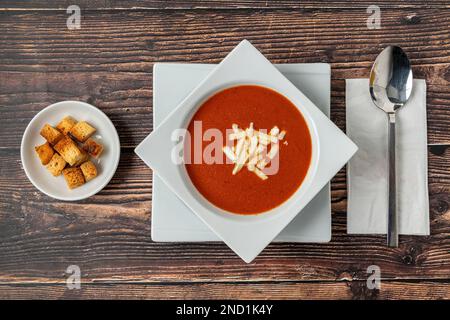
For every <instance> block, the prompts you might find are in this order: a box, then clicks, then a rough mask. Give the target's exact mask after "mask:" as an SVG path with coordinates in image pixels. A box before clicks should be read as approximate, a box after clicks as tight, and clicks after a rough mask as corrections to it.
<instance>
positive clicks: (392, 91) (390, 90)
mask: <svg viewBox="0 0 450 320" xmlns="http://www.w3.org/2000/svg"><path fill="white" fill-rule="evenodd" d="M412 86H413V74H412V71H411V65H410V63H409V60H408V57H407V56H406V54H405V52H403V50H402V49H401V48H400V47H395V46H389V47H387V48H385V49H384V50H383V51H382V52H381V53H380V54H379V55H378V57H377V59H376V60H375V63H374V64H373V66H372V70H371V71H370V95H371V97H372V100H373V102H374V103H375V105H376V106H377V107H378V108H380V109H381V110H383V111H384V112H386V114H387V115H388V119H389V133H388V139H389V149H388V150H389V151H388V152H389V155H388V158H389V212H388V232H387V244H388V246H389V247H397V246H398V217H397V210H396V195H397V194H396V187H395V185H396V181H395V179H396V175H395V113H396V111H397V110H398V109H399V108H400V107H402V106H404V105H405V103H406V102H407V101H408V99H409V97H410V96H411V91H412Z"/></svg>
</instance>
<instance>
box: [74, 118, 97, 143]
mask: <svg viewBox="0 0 450 320" xmlns="http://www.w3.org/2000/svg"><path fill="white" fill-rule="evenodd" d="M95 131H96V129H95V128H94V127H92V126H91V125H90V124H89V123H87V122H86V121H80V122H78V123H77V124H76V125H74V126H73V127H72V129H70V135H71V136H72V137H74V138H75V139H76V140H78V141H79V142H85V141H86V140H87V139H88V138H89V137H90V136H92V135H93V134H94V132H95Z"/></svg>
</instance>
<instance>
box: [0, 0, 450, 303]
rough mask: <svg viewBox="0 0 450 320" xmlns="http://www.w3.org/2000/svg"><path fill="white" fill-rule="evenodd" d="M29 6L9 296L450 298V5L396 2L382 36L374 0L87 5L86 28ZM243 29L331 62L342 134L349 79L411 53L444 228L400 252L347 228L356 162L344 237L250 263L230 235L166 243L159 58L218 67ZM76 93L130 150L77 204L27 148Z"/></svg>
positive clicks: (5, 189) (280, 250)
mask: <svg viewBox="0 0 450 320" xmlns="http://www.w3.org/2000/svg"><path fill="white" fill-rule="evenodd" d="M27 3H30V2H26V3H25V1H2V3H1V4H0V6H1V8H3V9H4V10H1V11H0V30H2V32H1V33H0V137H1V143H0V298H8V297H10V298H12V297H15V298H30V297H35V298H71V297H73V298H107V297H113V298H157V297H158V298H170V297H178V298H183V297H184V298H202V297H206V298H208V297H216V298H227V297H228V298H260V299H264V298H267V297H272V298H305V297H311V298H342V299H352V298H353V299H355V298H366V299H369V298H429V299H439V298H446V299H448V298H449V291H450V289H449V283H450V148H446V147H445V146H444V144H450V109H449V107H448V106H449V100H450V92H449V90H448V87H449V81H450V59H449V52H450V39H449V32H448V30H449V28H448V27H449V25H450V12H449V10H447V9H445V8H444V9H442V6H448V2H440V1H433V2H425V1H417V2H414V1H413V2H408V3H404V2H387V1H382V2H381V4H383V5H385V6H387V7H391V9H389V10H385V11H383V14H382V29H381V30H367V28H366V19H367V16H368V15H367V13H366V12H365V6H367V5H368V2H364V1H363V2H361V3H358V4H353V5H350V6H346V5H345V2H343V1H331V2H328V4H327V5H326V6H323V7H321V6H320V5H319V3H318V2H315V1H306V2H301V3H302V5H304V6H305V7H301V8H300V7H296V6H300V5H298V2H293V1H280V2H278V1H277V2H275V1H268V2H255V1H238V2H236V3H231V2H227V1H210V2H208V3H204V2H202V3H200V2H195V1H194V2H186V1H174V2H172V3H171V5H170V6H168V5H166V4H164V3H163V2H162V1H142V2H141V3H140V5H142V6H143V7H145V9H136V8H135V9H132V8H134V7H136V6H134V5H133V4H131V5H128V7H127V8H129V9H132V10H128V9H127V10H125V9H121V8H122V6H124V7H125V6H126V5H127V3H126V2H124V1H109V2H105V1H90V2H88V1H86V2H81V4H84V5H86V7H87V8H90V9H92V10H87V11H85V12H83V16H82V29H81V30H73V31H70V30H68V29H67V28H66V19H67V16H68V15H67V14H65V11H64V10H62V9H64V6H65V5H66V4H67V2H66V1H39V2H33V4H32V5H33V8H39V9H44V10H29V8H30V7H27V6H29V4H27ZM201 5H203V6H204V8H202V9H198V7H199V6H201ZM308 6H310V8H312V9H311V10H302V8H308ZM207 7H208V8H209V9H208V8H207ZM253 7H256V8H258V9H251V8H253ZM275 7H276V8H275ZM6 8H8V9H6ZM24 8H28V9H27V10H19V9H24ZM196 8H197V9H196ZM224 8H227V9H224ZM288 8H294V10H291V9H288ZM10 9H11V10H10ZM48 9H57V10H48ZM60 9H61V10H60ZM103 9H106V10H103ZM110 9H113V10H110ZM166 9H175V10H166ZM194 9H195V10H194ZM228 9H233V10H228ZM234 9H236V10H234ZM297 9H298V10H297ZM405 35H408V36H405ZM243 38H247V39H249V40H250V41H252V43H254V44H255V45H256V46H257V47H258V48H259V49H260V50H261V51H262V52H263V53H264V54H265V55H266V56H267V57H268V58H269V59H270V60H271V61H272V62H274V63H300V62H330V63H331V66H332V112H331V116H332V120H333V121H334V122H335V123H336V124H337V125H338V126H339V127H341V128H342V129H345V80H344V79H346V78H361V77H367V75H368V73H369V69H370V66H371V64H372V62H373V60H374V59H375V57H376V55H377V54H378V52H379V51H380V50H381V48H383V47H384V46H386V45H388V44H398V45H400V46H402V47H403V48H404V49H405V50H406V51H407V53H408V54H409V56H410V58H411V60H412V63H413V66H414V73H415V76H416V77H418V78H425V79H426V80H427V86H428V92H427V107H428V112H429V113H428V139H429V142H430V143H433V144H439V145H437V146H430V152H429V189H430V192H429V193H430V214H431V217H430V219H431V233H432V234H431V235H430V236H428V237H413V236H405V237H401V246H400V247H399V248H396V249H391V248H386V246H385V237H383V236H349V235H347V234H346V178H345V170H341V172H339V173H338V175H337V176H336V177H335V178H334V179H333V181H332V209H333V238H332V241H331V242H330V243H327V244H320V245H317V244H292V243H282V244H272V245H270V246H269V247H268V248H266V249H265V250H264V251H263V253H262V254H261V255H260V256H259V257H258V258H257V259H256V260H255V261H254V262H253V263H251V264H250V265H247V264H245V263H244V262H242V261H241V260H240V259H239V258H237V257H236V255H235V254H234V253H233V252H232V251H231V250H230V249H229V248H227V247H226V246H225V245H223V244H219V243H214V244H213V243H199V244H175V243H172V244H168V243H154V242H152V241H151V236H150V217H151V200H152V199H151V192H152V186H151V170H150V169H149V168H147V167H146V166H145V165H144V164H143V163H142V161H140V160H139V159H138V158H137V156H135V155H134V153H133V148H134V147H135V146H136V145H137V144H138V143H139V142H140V141H141V140H142V139H143V138H144V137H145V136H146V135H148V134H149V133H150V132H151V130H153V128H152V125H151V123H152V95H153V92H152V67H153V64H154V63H155V62H186V63H187V62H206V63H217V62H219V61H220V60H221V59H222V58H223V57H224V56H225V55H226V54H227V52H229V51H230V50H231V49H232V48H233V47H234V46H235V45H236V44H237V43H238V42H239V41H240V40H242V39H243ZM69 99H74V100H82V101H87V102H89V103H92V104H94V105H96V106H97V107H99V108H101V109H102V110H103V111H104V112H105V113H106V114H107V115H108V116H109V117H110V118H111V120H112V121H113V123H114V124H115V126H116V127H117V129H118V131H119V135H120V139H121V143H122V146H123V148H122V158H121V161H120V164H119V168H118V170H117V173H116V175H115V176H114V178H113V180H112V181H111V183H110V184H109V185H108V186H107V187H106V188H105V189H104V190H103V191H102V192H100V193H99V194H98V195H96V196H94V197H92V198H90V199H89V200H84V201H80V202H76V203H65V202H60V201H56V200H53V199H50V198H48V197H46V196H44V195H43V194H41V193H39V192H38V191H37V190H36V189H34V187H33V186H32V185H31V184H30V183H29V182H28V180H27V179H26V177H25V175H24V172H23V170H22V168H21V164H20V155H19V147H20V140H21V137H22V134H23V131H24V130H25V127H26V125H27V124H28V122H29V121H30V120H31V119H32V117H33V116H34V115H35V114H36V113H37V112H38V111H39V110H41V109H42V108H44V107H45V106H47V105H49V104H51V103H54V102H57V101H61V100H69ZM71 264H77V265H79V266H80V267H81V270H82V274H83V284H84V286H83V290H82V291H81V292H73V291H69V290H65V287H64V286H63V285H61V284H63V283H64V280H65V276H66V275H65V270H66V268H67V266H68V265H71ZM372 264H376V265H379V266H380V267H381V271H382V278H383V287H382V289H381V290H380V291H379V292H378V293H374V292H372V291H370V292H368V291H367V290H365V289H364V288H365V284H364V279H366V278H367V273H366V269H367V267H368V266H369V265H372ZM111 287H114V290H109V289H110V288H111ZM50 289H51V290H50ZM267 292H269V293H267ZM264 295H265V296H264Z"/></svg>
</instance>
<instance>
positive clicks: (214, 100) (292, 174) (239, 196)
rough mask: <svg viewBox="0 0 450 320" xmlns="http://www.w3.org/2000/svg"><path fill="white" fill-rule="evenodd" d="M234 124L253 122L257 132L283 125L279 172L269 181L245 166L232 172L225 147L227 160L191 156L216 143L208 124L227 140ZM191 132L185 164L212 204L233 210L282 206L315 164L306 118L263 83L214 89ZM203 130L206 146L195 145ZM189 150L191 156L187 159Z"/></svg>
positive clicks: (246, 211) (243, 211)
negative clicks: (199, 158) (207, 160)
mask: <svg viewBox="0 0 450 320" xmlns="http://www.w3.org/2000/svg"><path fill="white" fill-rule="evenodd" d="M196 122H197V124H198V123H201V132H199V131H198V129H197V130H196V129H195V123H196ZM233 124H235V126H236V125H238V126H239V127H240V128H248V127H249V124H251V125H252V126H254V130H255V132H256V131H259V130H261V129H264V130H271V128H273V127H274V126H276V127H277V128H279V129H280V131H281V130H283V132H284V133H285V134H284V138H283V139H282V140H280V143H278V146H279V147H277V150H278V161H277V163H278V166H277V170H276V173H273V174H270V175H267V178H266V179H265V180H264V179H261V178H260V177H258V176H257V175H255V174H254V172H251V171H250V170H246V169H242V170H240V171H239V172H237V173H236V174H233V173H232V172H233V168H234V167H235V164H234V163H232V162H226V156H225V155H224V154H223V152H222V150H221V151H220V153H221V154H220V157H223V163H206V161H201V163H198V162H197V163H195V162H194V161H193V160H192V159H193V158H194V153H195V152H197V153H198V152H199V150H200V151H204V150H205V148H208V145H210V144H211V142H212V141H209V140H211V139H208V138H207V139H205V137H204V136H203V135H204V133H205V132H206V131H207V130H208V129H215V131H216V132H218V131H220V133H222V135H223V137H224V140H223V145H225V144H226V143H227V142H226V140H227V137H228V135H227V132H228V133H229V132H230V129H231V127H232V125H233ZM188 131H189V134H190V137H191V143H190V145H185V146H187V148H186V150H185V152H184V154H185V166H186V170H187V173H188V175H189V177H190V179H191V181H192V183H193V185H194V186H195V187H196V188H197V190H198V191H199V192H200V193H201V194H202V195H203V197H204V198H206V199H207V200H208V201H209V202H211V203H212V204H213V205H215V206H217V207H219V208H221V209H223V210H226V211H228V212H231V213H236V214H258V213H262V212H265V211H268V210H270V209H273V208H275V207H277V206H279V205H280V204H282V203H283V202H285V201H286V200H287V199H289V198H290V197H291V196H292V195H293V194H294V193H295V191H296V190H297V189H298V188H299V187H300V185H301V184H302V182H303V180H304V179H305V176H306V174H307V172H308V169H309V166H310V162H311V156H312V143H311V135H310V132H309V129H308V125H307V123H306V121H305V119H304V118H303V116H302V114H301V113H300V112H299V110H298V109H297V107H296V106H295V105H294V104H293V103H292V102H290V101H289V100H288V99H287V98H286V97H284V96H283V95H281V94H279V93H278V92H276V91H274V90H271V89H268V88H265V87H262V86H257V85H241V86H235V87H231V88H228V89H225V90H222V91H219V92H217V93H215V94H214V95H212V96H211V97H210V98H208V99H207V100H206V101H205V102H204V103H203V104H202V105H201V106H200V107H199V109H198V110H197V112H196V113H195V114H194V116H193V118H192V119H191V122H190V123H189V125H188ZM199 134H200V135H201V137H200V139H201V140H197V141H201V142H200V145H201V146H200V147H199V146H198V145H197V147H196V146H195V143H193V141H195V140H196V139H198V138H199V137H198V135H199ZM195 135H197V137H196V136H195ZM233 150H235V149H233ZM189 151H190V160H189V161H186V154H188V152H189Z"/></svg>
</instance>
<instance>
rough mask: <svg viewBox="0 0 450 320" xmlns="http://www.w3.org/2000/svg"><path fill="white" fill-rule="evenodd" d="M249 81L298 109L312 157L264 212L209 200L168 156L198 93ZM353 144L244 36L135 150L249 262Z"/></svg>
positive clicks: (205, 94) (339, 164)
mask: <svg viewBox="0 0 450 320" xmlns="http://www.w3.org/2000/svg"><path fill="white" fill-rule="evenodd" d="M248 83H251V84H257V85H262V86H265V87H269V88H271V89H273V90H275V91H278V92H279V93H281V94H283V95H284V96H285V97H286V98H288V99H290V100H291V101H292V102H293V103H294V104H295V105H296V106H297V108H298V109H299V110H300V111H301V112H302V114H303V116H304V119H305V120H306V122H307V124H308V127H309V129H310V133H311V139H312V160H311V166H310V169H309V171H308V173H307V175H306V177H305V179H304V181H303V183H302V185H301V186H300V187H299V189H298V190H297V191H296V192H295V194H294V195H293V196H292V197H291V198H289V200H287V201H286V202H285V203H283V204H282V205H280V206H278V207H276V208H274V209H272V210H270V211H268V212H266V213H264V214H259V215H235V214H230V213H228V212H225V211H223V210H221V209H219V208H217V207H215V206H213V205H212V204H211V203H209V202H208V201H207V200H206V199H204V198H203V197H202V196H201V195H200V194H199V193H198V192H197V191H196V189H195V187H194V186H193V185H192V184H191V182H190V180H189V177H188V176H187V173H186V169H185V167H184V165H183V164H177V163H176V162H175V161H174V160H173V158H172V154H173V152H174V151H175V150H177V148H178V139H173V134H174V133H175V132H176V131H177V130H179V129H183V128H186V127H187V124H188V122H189V120H190V119H191V117H192V115H193V114H194V112H195V111H196V108H197V107H198V106H199V104H200V102H201V101H202V100H203V99H205V98H206V97H208V96H210V95H211V94H212V93H214V92H217V91H219V90H222V89H224V88H226V87H230V86H233V85H239V84H248ZM356 150H357V147H356V145H355V144H354V143H353V142H352V141H351V140H350V139H348V138H347V136H346V135H345V134H344V133H343V132H342V131H341V130H340V129H339V128H338V127H336V125H334V123H333V122H331V121H330V120H329V119H328V118H327V117H326V116H325V115H324V114H323V113H322V112H321V111H320V110H319V109H318V108H317V107H316V106H315V105H314V104H313V103H312V102H311V101H310V100H309V99H308V98H307V97H306V96H305V95H304V94H303V93H302V92H301V91H299V90H298V89H297V88H296V87H295V86H294V85H293V84H292V83H291V82H290V81H289V80H288V79H287V78H286V77H284V76H283V75H282V74H281V73H280V72H279V71H278V70H277V69H276V68H275V67H274V66H273V65H272V64H271V63H270V62H269V61H268V60H267V59H266V58H265V57H264V56H263V55H262V54H261V53H260V52H259V51H258V50H257V49H256V48H255V47H253V46H252V45H251V44H250V42H248V41H246V40H244V41H242V42H241V43H240V44H239V45H238V46H237V47H236V48H234V49H233V50H232V51H231V53H229V54H228V55H227V57H226V58H225V59H224V60H223V61H222V62H221V63H220V64H219V65H218V66H217V67H215V68H214V70H213V71H212V72H211V73H210V74H209V75H208V76H207V77H206V78H205V79H204V80H203V81H202V82H201V83H200V84H199V85H198V86H197V87H196V88H195V89H194V90H193V91H192V92H191V93H190V94H189V95H188V96H187V97H186V98H185V99H184V100H183V101H182V102H181V103H180V104H179V106H178V107H177V108H176V109H175V110H174V111H173V112H172V113H171V114H170V115H169V116H168V117H167V118H166V119H165V120H164V121H163V122H162V123H161V124H160V126H158V127H157V128H156V129H155V130H154V131H153V132H152V133H151V134H150V135H149V136H148V137H147V138H146V139H144V141H143V142H142V143H141V144H140V145H139V146H138V147H137V148H136V153H137V154H138V155H139V156H140V157H141V158H142V159H143V160H144V162H145V163H146V164H147V165H149V166H150V167H151V168H152V169H153V170H154V171H155V172H156V173H157V174H158V175H159V176H160V178H161V179H162V180H163V181H164V182H165V183H166V184H167V185H168V186H169V188H170V189H171V190H172V191H173V192H174V193H175V194H176V195H177V196H178V197H179V198H180V199H182V200H183V202H184V203H185V204H186V205H187V206H188V207H189V208H190V209H191V210H192V211H193V212H194V213H195V214H196V215H197V216H198V217H199V218H200V219H201V220H202V221H203V222H204V223H205V224H207V225H208V227H210V228H211V230H212V231H214V233H216V234H217V235H218V236H219V237H220V238H221V239H222V240H223V241H224V242H225V243H226V244H227V245H228V246H229V247H230V248H231V249H232V250H233V251H234V252H236V253H237V254H238V255H239V256H240V257H241V258H242V259H243V260H244V261H246V262H251V261H252V260H253V259H254V258H255V257H256V256H257V255H258V254H259V253H260V252H261V251H262V250H263V249H264V248H265V247H266V246H267V245H268V244H269V243H270V242H271V241H272V240H273V239H274V238H275V237H276V236H277V235H278V234H279V233H280V232H281V231H282V230H283V229H284V228H285V227H286V226H287V225H288V224H289V223H290V222H291V221H292V219H293V218H294V217H295V216H296V215H297V214H298V213H299V212H300V211H301V210H302V209H303V208H304V207H305V206H306V205H307V204H308V203H309V202H310V201H311V200H312V198H313V197H314V196H315V195H316V194H317V193H319V191H320V190H321V189H322V188H323V187H324V186H325V185H326V184H327V182H328V181H329V180H330V179H331V178H332V177H333V176H334V175H335V174H336V172H338V171H339V169H340V168H341V167H342V166H343V165H344V164H345V163H346V162H347V161H348V160H349V159H350V158H351V156H352V155H353V154H354V153H355V152H356Z"/></svg>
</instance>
